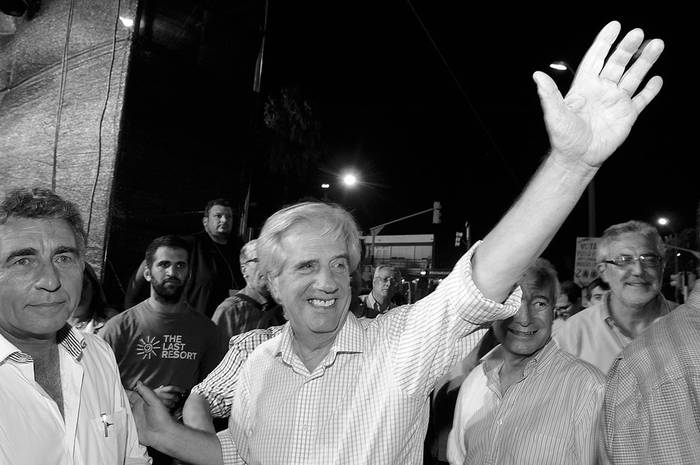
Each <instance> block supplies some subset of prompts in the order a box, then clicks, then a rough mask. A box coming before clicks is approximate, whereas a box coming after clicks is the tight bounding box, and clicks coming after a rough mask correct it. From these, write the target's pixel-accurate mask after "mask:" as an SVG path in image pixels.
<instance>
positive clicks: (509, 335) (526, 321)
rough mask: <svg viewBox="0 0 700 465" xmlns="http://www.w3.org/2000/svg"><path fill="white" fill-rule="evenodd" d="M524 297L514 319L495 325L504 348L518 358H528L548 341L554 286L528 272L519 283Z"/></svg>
mask: <svg viewBox="0 0 700 465" xmlns="http://www.w3.org/2000/svg"><path fill="white" fill-rule="evenodd" d="M520 287H521V288H522V290H523V298H522V301H521V303H520V309H519V310H518V313H516V314H515V315H514V316H512V317H510V318H508V319H506V320H501V321H496V322H495V323H494V324H493V329H494V334H495V335H496V338H497V339H498V341H499V342H500V343H501V344H503V348H504V349H505V350H506V351H508V352H510V353H511V354H512V355H515V356H517V357H529V356H531V355H532V354H534V353H535V352H537V351H538V350H540V349H541V348H542V347H544V346H545V344H546V343H547V341H548V340H549V336H550V335H551V332H552V318H553V313H554V312H553V307H554V285H553V283H551V282H542V279H541V278H540V279H538V277H537V276H535V275H534V274H533V273H528V274H527V275H526V276H525V277H524V278H523V280H522V281H521V282H520Z"/></svg>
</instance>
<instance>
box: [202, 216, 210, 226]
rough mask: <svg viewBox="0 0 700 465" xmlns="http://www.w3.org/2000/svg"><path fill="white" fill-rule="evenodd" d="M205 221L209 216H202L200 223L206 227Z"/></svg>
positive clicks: (207, 221) (206, 221) (207, 220)
mask: <svg viewBox="0 0 700 465" xmlns="http://www.w3.org/2000/svg"><path fill="white" fill-rule="evenodd" d="M207 223H209V217H207V216H203V217H202V225H203V226H204V227H205V228H206V227H207Z"/></svg>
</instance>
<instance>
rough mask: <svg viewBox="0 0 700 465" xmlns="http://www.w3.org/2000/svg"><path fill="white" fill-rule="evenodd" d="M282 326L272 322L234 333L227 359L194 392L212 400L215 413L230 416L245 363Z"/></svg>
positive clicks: (209, 400)
mask: <svg viewBox="0 0 700 465" xmlns="http://www.w3.org/2000/svg"><path fill="white" fill-rule="evenodd" d="M282 328H283V327H282V326H272V327H270V328H267V329H254V330H252V331H249V332H247V333H243V334H239V335H236V336H233V337H232V338H231V340H230V341H229V351H228V352H227V353H226V356H225V357H224V358H223V360H221V362H220V363H219V365H217V367H216V368H214V369H213V370H212V371H211V372H210V373H209V375H207V377H206V378H204V380H202V382H201V383H199V384H197V385H196V386H195V387H193V388H192V391H191V392H192V393H193V394H199V395H200V396H202V397H204V398H205V399H206V401H207V402H208V403H209V411H210V412H211V414H212V416H213V417H215V418H226V417H227V416H229V415H230V414H231V401H232V400H233V394H234V392H235V391H236V384H238V375H239V373H240V370H241V367H242V366H243V363H244V362H245V361H246V360H247V359H248V356H249V355H250V354H251V353H252V352H253V351H254V350H255V348H256V347H258V346H259V345H260V344H262V343H263V342H265V341H267V340H268V339H271V338H273V337H275V336H277V335H278V334H279V333H280V331H282Z"/></svg>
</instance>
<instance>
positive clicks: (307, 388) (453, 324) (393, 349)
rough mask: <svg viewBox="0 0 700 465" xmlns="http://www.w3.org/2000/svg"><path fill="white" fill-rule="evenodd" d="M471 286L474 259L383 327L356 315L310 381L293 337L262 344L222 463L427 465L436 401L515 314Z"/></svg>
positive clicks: (226, 437) (251, 362) (244, 380)
mask: <svg viewBox="0 0 700 465" xmlns="http://www.w3.org/2000/svg"><path fill="white" fill-rule="evenodd" d="M520 298H521V292H520V289H519V288H518V289H517V290H516V291H515V292H513V294H511V296H509V298H508V299H507V301H506V303H505V304H499V303H496V302H493V301H490V300H487V299H486V298H484V297H483V295H482V294H481V293H480V292H479V290H478V289H477V288H476V286H475V284H474V282H473V281H472V279H471V253H468V254H467V255H466V256H465V257H463V258H462V259H461V260H460V261H459V262H458V263H457V265H456V266H455V269H454V271H453V272H452V273H451V274H450V275H449V276H448V277H447V278H445V280H444V281H443V282H442V283H441V285H440V286H438V288H437V289H436V290H435V291H434V292H433V293H432V294H430V295H428V296H426V297H425V298H424V299H422V300H420V301H419V302H417V303H416V304H413V305H406V306H403V307H398V308H396V309H394V310H392V311H391V312H389V313H386V314H384V315H381V316H379V317H378V318H376V319H372V320H369V319H357V318H356V317H355V316H354V315H352V314H350V315H348V317H347V320H346V321H345V324H344V326H343V328H342V329H341V330H340V331H339V332H338V335H337V337H336V340H335V342H334V344H333V346H332V348H331V350H330V352H329V353H328V355H327V356H326V358H325V359H324V360H323V361H322V362H321V363H320V364H319V365H318V366H317V367H316V369H315V370H314V371H313V372H312V373H309V372H308V371H307V369H306V367H305V366H304V364H303V363H302V362H301V360H300V359H299V357H298V356H297V355H296V354H295V353H294V350H293V348H292V337H293V336H292V330H291V327H290V326H289V324H287V325H285V327H284V329H283V330H282V333H281V334H280V335H279V336H278V337H276V338H274V339H271V340H269V341H267V342H265V343H263V344H261V345H260V346H259V347H258V348H257V349H256V350H255V351H254V352H253V353H252V354H251V355H250V357H249V359H248V361H247V363H246V364H245V365H244V367H243V369H242V371H241V374H240V380H239V387H238V389H237V391H236V395H235V397H234V400H233V406H232V409H231V417H230V420H229V429H228V430H226V431H223V432H220V433H219V440H220V442H221V446H222V452H223V456H224V463H226V464H232V463H249V464H265V465H276V464H279V465H294V464H299V465H301V464H304V465H313V464H317V465H330V464H371V465H382V464H386V465H397V464H402V465H410V464H416V465H417V464H421V463H422V461H423V440H424V436H425V431H426V427H427V424H428V412H429V402H428V399H429V393H430V391H431V390H432V389H433V387H434V385H435V383H436V381H437V380H438V379H439V378H440V377H441V376H442V375H444V374H445V373H446V372H447V370H449V368H450V367H451V366H452V365H453V364H454V363H456V362H457V361H458V360H460V359H462V358H464V357H465V356H466V355H467V354H468V353H469V351H470V349H472V348H473V347H474V346H475V345H476V343H477V342H478V340H479V338H480V336H481V335H482V334H483V332H484V330H482V331H476V330H477V329H480V328H481V325H483V324H485V323H487V322H490V321H493V320H495V319H499V318H507V317H508V316H510V315H512V314H514V313H515V312H516V311H517V310H518V307H519V305H520Z"/></svg>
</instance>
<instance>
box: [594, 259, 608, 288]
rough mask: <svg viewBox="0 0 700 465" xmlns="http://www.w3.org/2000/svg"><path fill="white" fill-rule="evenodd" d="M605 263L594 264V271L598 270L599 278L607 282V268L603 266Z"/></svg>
mask: <svg viewBox="0 0 700 465" xmlns="http://www.w3.org/2000/svg"><path fill="white" fill-rule="evenodd" d="M605 265H606V264H605V263H598V264H597V265H596V266H595V269H596V271H597V272H598V276H600V279H602V280H603V281H604V282H606V283H607V282H608V277H607V276H606V273H605V272H606V270H607V269H608V267H607V266H605Z"/></svg>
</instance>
